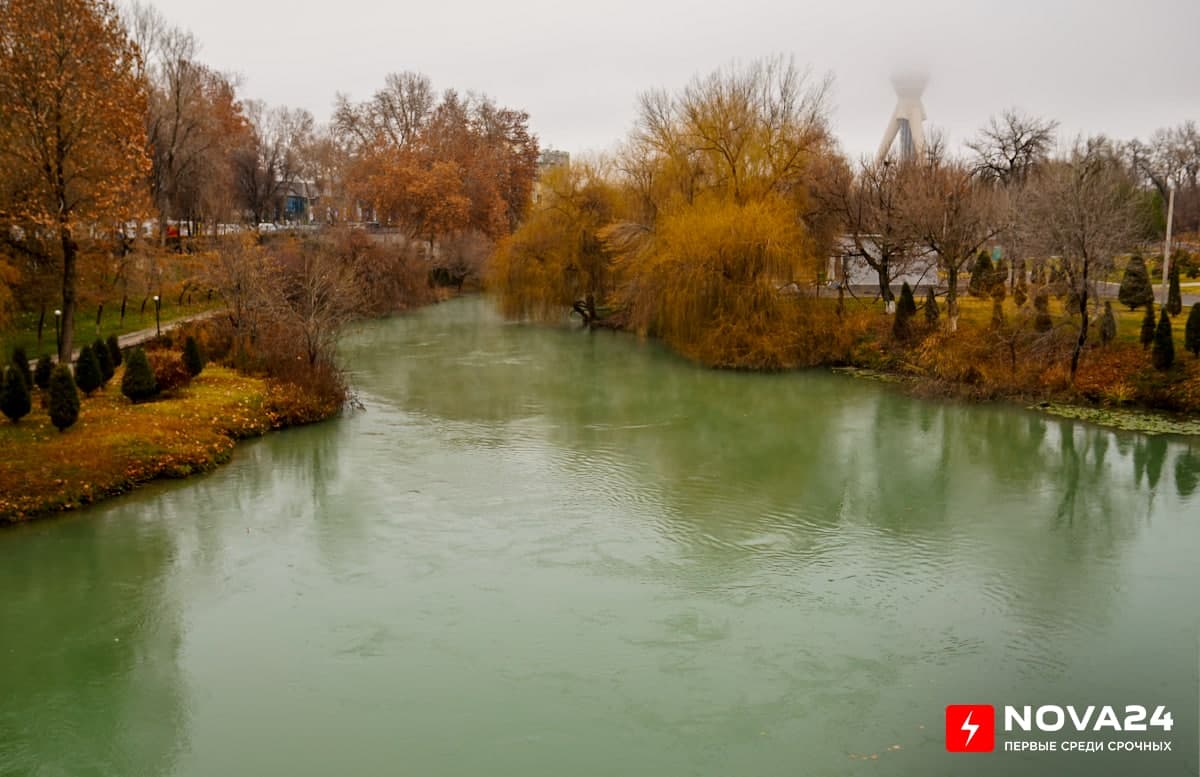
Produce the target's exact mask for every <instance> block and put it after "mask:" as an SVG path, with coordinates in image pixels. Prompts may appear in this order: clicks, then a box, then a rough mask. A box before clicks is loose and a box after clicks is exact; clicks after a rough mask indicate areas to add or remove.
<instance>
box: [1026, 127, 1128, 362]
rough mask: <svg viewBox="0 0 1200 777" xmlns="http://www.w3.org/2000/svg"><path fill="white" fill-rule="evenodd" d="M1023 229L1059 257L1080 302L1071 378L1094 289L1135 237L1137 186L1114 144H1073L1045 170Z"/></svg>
mask: <svg viewBox="0 0 1200 777" xmlns="http://www.w3.org/2000/svg"><path fill="white" fill-rule="evenodd" d="M1026 203H1027V210H1026V213H1025V219H1024V220H1023V223H1022V228H1023V229H1024V230H1026V231H1027V232H1028V234H1029V236H1030V242H1031V244H1033V245H1036V246H1037V247H1038V248H1039V250H1040V251H1042V252H1043V253H1045V254H1047V255H1051V256H1057V257H1060V260H1061V262H1062V268H1063V271H1064V274H1065V276H1066V281H1067V283H1068V284H1069V287H1070V290H1071V291H1073V292H1074V293H1075V294H1076V295H1078V297H1079V309H1078V315H1079V336H1078V338H1077V339H1076V342H1075V347H1074V349H1072V352H1071V379H1072V380H1074V379H1075V373H1076V372H1077V371H1078V369H1079V357H1080V355H1081V354H1082V352H1083V347H1084V345H1086V344H1087V337H1088V324H1089V317H1090V311H1089V308H1088V304H1089V299H1090V292H1091V286H1092V284H1093V283H1094V282H1095V281H1096V280H1098V279H1100V278H1102V277H1103V275H1104V273H1105V271H1107V270H1108V269H1109V268H1110V267H1111V266H1112V261H1113V257H1114V256H1115V255H1116V254H1118V253H1119V252H1121V251H1123V250H1124V249H1126V248H1128V247H1129V245H1130V243H1131V242H1132V241H1133V239H1134V236H1135V234H1136V227H1137V219H1138V215H1137V198H1136V187H1135V186H1134V182H1133V181H1132V180H1131V178H1130V177H1129V174H1128V171H1127V169H1126V168H1125V166H1124V165H1123V164H1122V162H1121V160H1120V158H1119V156H1118V154H1117V150H1116V149H1115V148H1114V146H1113V144H1112V143H1111V142H1109V141H1108V140H1107V139H1106V138H1104V137H1091V138H1086V139H1078V140H1076V141H1075V143H1074V145H1073V146H1072V148H1071V150H1070V152H1069V153H1068V154H1067V155H1066V156H1065V157H1064V158H1062V159H1056V160H1054V161H1052V162H1050V163H1049V164H1048V165H1046V168H1045V170H1044V171H1043V173H1042V174H1041V175H1039V176H1038V179H1037V181H1036V183H1035V184H1034V185H1032V186H1031V188H1030V191H1029V193H1028V197H1027V200H1026Z"/></svg>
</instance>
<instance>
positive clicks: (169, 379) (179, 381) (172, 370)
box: [146, 351, 192, 393]
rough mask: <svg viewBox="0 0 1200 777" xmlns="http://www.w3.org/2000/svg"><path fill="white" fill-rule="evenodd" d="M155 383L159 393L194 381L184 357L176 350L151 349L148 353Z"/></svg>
mask: <svg viewBox="0 0 1200 777" xmlns="http://www.w3.org/2000/svg"><path fill="white" fill-rule="evenodd" d="M146 360H147V361H148V362H149V363H150V370H151V372H153V373H154V383H155V384H156V385H157V386H158V391H159V393H162V392H165V391H174V390H175V389H177V388H182V387H183V386H186V385H187V384H189V383H191V382H192V374H191V372H189V371H188V368H187V366H186V365H185V364H184V362H183V357H182V356H181V355H180V354H178V353H175V352H174V351H150V352H149V353H147V354H146Z"/></svg>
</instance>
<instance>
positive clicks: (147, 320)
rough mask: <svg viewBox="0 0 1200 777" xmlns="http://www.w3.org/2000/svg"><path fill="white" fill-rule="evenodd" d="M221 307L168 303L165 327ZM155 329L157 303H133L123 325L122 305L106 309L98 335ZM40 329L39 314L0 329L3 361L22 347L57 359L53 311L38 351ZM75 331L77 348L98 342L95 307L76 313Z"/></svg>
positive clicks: (20, 317) (32, 354)
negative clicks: (187, 317) (14, 349)
mask: <svg viewBox="0 0 1200 777" xmlns="http://www.w3.org/2000/svg"><path fill="white" fill-rule="evenodd" d="M219 304H220V303H219V302H217V301H216V300H213V301H211V302H204V301H200V302H194V303H192V304H190V305H175V304H171V301H164V304H163V307H162V310H161V311H160V317H161V323H162V324H164V325H165V324H167V323H169V322H171V321H174V320H175V319H179V318H184V317H186V316H191V315H195V314H197V313H203V312H205V311H208V310H214V309H216V308H217V307H219ZM154 325H155V320H154V302H153V301H151V302H150V303H149V304H147V305H146V309H145V310H144V311H143V310H142V309H141V303H140V302H138V303H136V304H135V303H133V302H131V303H130V304H129V306H128V307H127V308H126V311H125V320H124V322H122V321H121V307H120V305H119V304H118V305H114V306H112V307H109V306H105V308H104V311H103V314H102V316H101V319H100V330H99V333H98V334H99V336H100V337H102V338H105V339H107V338H108V336H109V335H113V334H115V335H123V334H126V333H128V332H136V331H138V330H140V329H153V328H154ZM37 329H38V314H37V313H20V314H18V315H17V317H16V319H15V320H14V321H12V322H11V326H8V327H5V328H4V329H0V357H3V360H4V361H5V362H7V361H8V357H9V355H10V354H11V353H12V349H13V348H14V347H16V346H18V345H19V346H21V347H22V348H24V349H25V353H26V355H27V356H29V358H30V359H36V358H37V357H38V356H40V355H41V354H43V353H47V354H51V355H53V354H54V353H55V352H56V351H57V350H58V349H57V348H56V347H55V335H54V310H53V309H51V310H47V311H46V322H45V324H44V327H43V330H42V343H41V348H39V347H38V337H37ZM74 330H75V336H74V341H73V342H74V344H75V347H76V348H79V347H81V346H83V345H86V344H89V343H91V342H92V341H94V340H95V339H96V337H97V331H96V308H95V307H88V308H84V309H81V310H78V311H76V313H75V327H74Z"/></svg>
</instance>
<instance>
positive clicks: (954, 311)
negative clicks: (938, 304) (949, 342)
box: [946, 267, 958, 334]
mask: <svg viewBox="0 0 1200 777" xmlns="http://www.w3.org/2000/svg"><path fill="white" fill-rule="evenodd" d="M946 283H947V284H949V286H948V288H947V289H946V329H947V331H949V332H950V333H951V334H953V333H955V332H957V331H958V268H957V267H949V268H947V269H946Z"/></svg>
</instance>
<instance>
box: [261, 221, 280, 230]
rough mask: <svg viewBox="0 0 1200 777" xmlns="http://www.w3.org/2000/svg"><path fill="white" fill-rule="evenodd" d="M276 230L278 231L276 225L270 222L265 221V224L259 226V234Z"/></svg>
mask: <svg viewBox="0 0 1200 777" xmlns="http://www.w3.org/2000/svg"><path fill="white" fill-rule="evenodd" d="M275 229H276V227H275V225H274V224H272V223H270V222H268V221H264V222H263V223H261V224H259V225H258V231H259V232H274V231H275Z"/></svg>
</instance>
